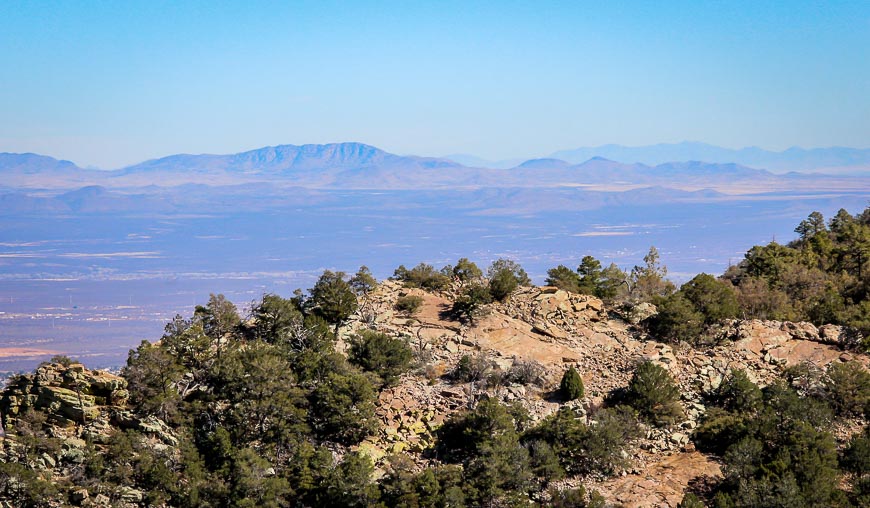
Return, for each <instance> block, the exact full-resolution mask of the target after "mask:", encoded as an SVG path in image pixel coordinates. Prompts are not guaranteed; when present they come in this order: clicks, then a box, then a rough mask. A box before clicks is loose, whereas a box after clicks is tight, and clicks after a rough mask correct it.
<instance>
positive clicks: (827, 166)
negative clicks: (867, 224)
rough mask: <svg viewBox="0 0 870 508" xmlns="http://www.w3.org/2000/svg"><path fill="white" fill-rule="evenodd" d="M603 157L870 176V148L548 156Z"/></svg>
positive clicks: (700, 147)
mask: <svg viewBox="0 0 870 508" xmlns="http://www.w3.org/2000/svg"><path fill="white" fill-rule="evenodd" d="M594 157H603V158H606V159H610V160H613V161H618V162H623V163H626V164H632V163H641V164H647V165H657V164H664V163H666V162H675V161H703V162H710V163H720V164H724V163H734V164H740V165H743V166H749V167H752V168H756V169H767V170H770V171H773V172H787V171H818V172H825V173H830V174H848V173H870V149H859V148H845V147H829V148H811V149H804V148H798V147H792V148H789V149H788V150H784V151H781V152H776V151H771V150H765V149H763V148H758V147H747V148H741V149H739V150H734V149H730V148H723V147H720V146H715V145H709V144H706V143H697V142H689V141H686V142H682V143H662V144H657V145H648V146H623V145H602V146H595V147H582V148H575V149H573V150H560V151H558V152H554V153H552V154H550V155H548V156H547V158H551V159H561V160H564V161H566V162H570V163H573V164H577V163H580V162H584V161H587V160H589V159H592V158H594ZM445 158H446V159H449V160H452V161H454V162H458V163H460V164H465V165H467V166H475V167H491V168H509V167H514V166H516V165H517V164H520V163H522V160H521V159H520V160H517V159H508V160H499V161H488V160H485V159H482V158H479V157H475V156H474V155H468V154H455V155H448V156H446V157H445Z"/></svg>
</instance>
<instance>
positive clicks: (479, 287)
mask: <svg viewBox="0 0 870 508" xmlns="http://www.w3.org/2000/svg"><path fill="white" fill-rule="evenodd" d="M491 302H492V295H491V294H490V290H489V288H487V287H486V286H484V285H483V284H478V283H471V284H469V285H467V286H465V288H464V289H463V290H462V294H460V295H459V297H458V298H456V301H454V302H453V308H452V309H451V311H452V312H453V314H454V315H455V316H457V317H458V318H459V319H463V320H466V321H473V320H474V318H476V317H477V316H479V315H480V314H481V311H482V307H483V306H484V305H486V304H488V303H491Z"/></svg>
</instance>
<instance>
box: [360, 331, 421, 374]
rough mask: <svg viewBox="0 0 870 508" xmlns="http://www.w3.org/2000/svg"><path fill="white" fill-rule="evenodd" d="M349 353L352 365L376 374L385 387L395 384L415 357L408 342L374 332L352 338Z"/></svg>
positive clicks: (363, 333) (363, 332)
mask: <svg viewBox="0 0 870 508" xmlns="http://www.w3.org/2000/svg"><path fill="white" fill-rule="evenodd" d="M349 353H350V354H349V356H348V359H349V360H350V361H351V363H353V364H356V365H359V366H360V367H361V368H362V369H363V370H365V371H369V372H374V373H375V374H377V375H378V376H380V378H381V379H382V380H383V381H384V384H385V385H391V384H393V383H395V382H396V379H398V377H399V376H400V375H401V374H402V373H404V372H406V371H407V370H408V367H409V366H410V364H411V357H412V356H413V354H412V352H411V348H410V346H408V344H407V342H405V341H404V340H402V339H395V338H393V337H390V336H389V335H387V334H384V333H381V332H376V331H374V330H363V331H362V332H360V333H359V334H357V335H354V336H353V337H351V338H350V351H349Z"/></svg>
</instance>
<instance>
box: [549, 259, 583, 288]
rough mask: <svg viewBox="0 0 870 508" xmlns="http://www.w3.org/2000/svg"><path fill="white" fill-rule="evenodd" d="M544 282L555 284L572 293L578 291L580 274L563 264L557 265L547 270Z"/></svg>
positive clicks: (550, 284)
mask: <svg viewBox="0 0 870 508" xmlns="http://www.w3.org/2000/svg"><path fill="white" fill-rule="evenodd" d="M544 284H546V285H548V286H556V287H557V288H559V289H564V290H565V291H570V292H572V293H579V292H580V276H579V275H577V272H575V271H574V270H572V269H570V268H568V267H567V266H565V265H559V266H557V267H556V268H550V269H549V270H547V279H546V280H545V281H544Z"/></svg>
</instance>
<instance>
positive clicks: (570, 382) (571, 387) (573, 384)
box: [559, 367, 584, 400]
mask: <svg viewBox="0 0 870 508" xmlns="http://www.w3.org/2000/svg"><path fill="white" fill-rule="evenodd" d="M559 391H560V392H561V393H562V398H564V399H565V400H575V399H582V398H583V395H584V389H583V379H581V378H580V374H578V373H577V369H575V368H574V367H571V368H570V369H568V370H566V371H565V374H563V375H562V382H561V383H559Z"/></svg>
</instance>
